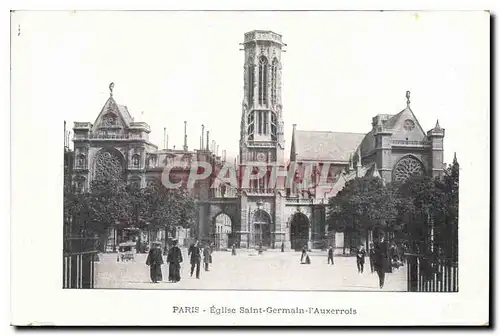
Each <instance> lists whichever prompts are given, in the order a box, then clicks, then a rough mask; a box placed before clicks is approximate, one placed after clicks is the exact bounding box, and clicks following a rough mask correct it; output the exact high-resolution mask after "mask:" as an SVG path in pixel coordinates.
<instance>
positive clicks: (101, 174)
mask: <svg viewBox="0 0 500 336" xmlns="http://www.w3.org/2000/svg"><path fill="white" fill-rule="evenodd" d="M94 162H95V166H94V178H95V179H98V180H107V179H114V178H118V179H122V178H123V164H122V160H121V159H120V157H118V155H116V154H115V153H111V152H109V151H101V152H99V153H98V154H97V156H96V159H95V161H94Z"/></svg>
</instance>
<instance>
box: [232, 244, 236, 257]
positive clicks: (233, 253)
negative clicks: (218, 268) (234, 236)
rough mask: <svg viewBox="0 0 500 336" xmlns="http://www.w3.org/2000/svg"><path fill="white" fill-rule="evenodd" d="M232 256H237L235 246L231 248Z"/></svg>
mask: <svg viewBox="0 0 500 336" xmlns="http://www.w3.org/2000/svg"><path fill="white" fill-rule="evenodd" d="M231 255H234V256H235V255H236V246H235V245H234V244H233V247H232V248H231Z"/></svg>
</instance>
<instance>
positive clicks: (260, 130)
mask: <svg viewBox="0 0 500 336" xmlns="http://www.w3.org/2000/svg"><path fill="white" fill-rule="evenodd" d="M262 113H263V112H262V111H259V118H258V120H257V124H258V125H259V130H258V131H257V133H258V134H259V135H261V134H262V120H263V118H262Z"/></svg>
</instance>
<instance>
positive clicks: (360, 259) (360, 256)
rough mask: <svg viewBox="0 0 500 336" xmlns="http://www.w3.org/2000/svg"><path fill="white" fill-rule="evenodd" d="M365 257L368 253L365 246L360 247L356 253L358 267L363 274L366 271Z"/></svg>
mask: <svg viewBox="0 0 500 336" xmlns="http://www.w3.org/2000/svg"><path fill="white" fill-rule="evenodd" d="M365 257H366V251H365V248H364V247H363V245H360V246H359V248H358V252H357V253H356V265H357V266H358V273H363V271H364V270H365Z"/></svg>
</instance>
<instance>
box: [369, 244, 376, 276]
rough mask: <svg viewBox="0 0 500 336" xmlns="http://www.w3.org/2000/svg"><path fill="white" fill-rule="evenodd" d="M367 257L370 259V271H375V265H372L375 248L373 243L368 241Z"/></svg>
mask: <svg viewBox="0 0 500 336" xmlns="http://www.w3.org/2000/svg"><path fill="white" fill-rule="evenodd" d="M368 258H369V259H370V272H371V273H373V272H375V267H374V266H373V261H374V260H375V250H374V248H373V243H370V249H369V250H368Z"/></svg>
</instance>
